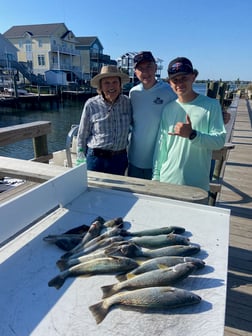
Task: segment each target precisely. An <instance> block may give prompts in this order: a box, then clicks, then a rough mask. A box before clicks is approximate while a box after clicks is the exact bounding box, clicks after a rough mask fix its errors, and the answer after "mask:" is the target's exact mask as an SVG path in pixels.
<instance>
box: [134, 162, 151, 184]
mask: <svg viewBox="0 0 252 336" xmlns="http://www.w3.org/2000/svg"><path fill="white" fill-rule="evenodd" d="M128 176H130V177H137V178H142V179H145V180H151V179H152V169H150V168H149V169H144V168H138V167H136V166H133V165H132V164H131V163H129V167H128Z"/></svg>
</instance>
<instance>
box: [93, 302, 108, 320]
mask: <svg viewBox="0 0 252 336" xmlns="http://www.w3.org/2000/svg"><path fill="white" fill-rule="evenodd" d="M89 310H90V311H91V312H92V314H93V316H94V318H95V320H96V323H97V324H99V323H101V322H102V321H103V320H104V319H105V317H106V315H107V314H108V308H106V307H104V305H103V301H101V302H98V303H96V304H94V305H92V306H90V307H89Z"/></svg>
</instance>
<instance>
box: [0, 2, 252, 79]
mask: <svg viewBox="0 0 252 336" xmlns="http://www.w3.org/2000/svg"><path fill="white" fill-rule="evenodd" d="M251 21H252V1H251V0H240V1H231V0H212V1H207V0H179V1H176V0H175V1H171V0H145V1H136V0H125V1H123V0H121V1H115V0H110V1H103V0H101V1H95V0H89V1H86V0H72V1H69V0H43V1H41V2H40V1H38V2H36V1H34V0H26V1H20V0H12V1H11V2H9V1H3V2H1V14H0V33H2V34H3V33H4V32H5V31H6V30H8V29H9V28H11V27H12V26H16V25H26V24H43V23H60V22H64V23H65V24H66V26H67V28H68V29H69V30H71V31H72V32H73V33H74V34H75V35H76V36H97V37H98V38H99V40H100V42H101V43H102V45H103V48H104V50H103V52H104V54H108V55H110V56H111V58H113V59H117V58H118V57H120V56H121V55H123V54H124V53H125V52H128V51H141V50H151V51H152V52H153V54H154V56H155V57H159V58H161V59H162V60H163V61H164V62H163V66H164V70H163V72H162V76H163V77H166V76H167V71H166V70H167V66H168V63H169V61H170V60H171V59H173V58H175V57H177V56H186V57H188V58H190V59H191V61H192V63H193V65H194V67H195V68H197V69H198V70H199V76H198V79H211V80H219V79H222V80H236V79H238V78H239V79H240V80H248V81H250V80H251V81H252V24H251Z"/></svg>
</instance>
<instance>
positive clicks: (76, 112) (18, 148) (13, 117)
mask: <svg viewBox="0 0 252 336" xmlns="http://www.w3.org/2000/svg"><path fill="white" fill-rule="evenodd" d="M194 89H195V91H197V92H198V93H201V94H205V93H206V84H205V83H202V84H201V83H200V84H195V86H194ZM84 103H85V101H77V100H70V99H68V100H65V101H63V102H61V103H60V104H59V105H57V104H55V106H52V107H50V108H48V106H47V107H43V106H42V108H41V109H40V110H30V109H27V110H22V109H15V108H9V107H8V108H7V107H0V127H7V126H14V125H18V124H24V123H29V122H33V121H50V122H51V123H52V132H51V133H50V134H49V135H48V136H47V139H48V151H49V153H52V152H55V151H58V150H62V149H64V148H65V147H66V137H67V133H68V132H69V130H70V128H71V126H72V125H74V124H79V122H80V117H81V113H82V109H83V106H84ZM0 156H6V157H12V158H18V159H24V160H29V159H32V158H33V157H34V153H33V144H32V139H26V140H23V141H19V142H17V143H14V144H10V145H6V146H4V147H0Z"/></svg>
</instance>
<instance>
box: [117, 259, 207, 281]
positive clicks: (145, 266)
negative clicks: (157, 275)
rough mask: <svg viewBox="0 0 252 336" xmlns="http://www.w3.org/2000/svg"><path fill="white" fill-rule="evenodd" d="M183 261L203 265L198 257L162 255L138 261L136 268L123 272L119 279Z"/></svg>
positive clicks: (199, 266) (198, 265) (200, 266)
mask: <svg viewBox="0 0 252 336" xmlns="http://www.w3.org/2000/svg"><path fill="white" fill-rule="evenodd" d="M185 262H193V263H194V265H195V266H196V267H197V268H203V267H204V266H205V262H204V261H203V260H202V259H200V258H194V257H180V256H163V257H157V258H152V259H148V260H144V261H139V264H140V265H139V266H138V267H137V268H135V269H133V271H131V272H130V273H127V274H125V276H122V277H120V279H122V278H123V277H124V278H126V279H128V278H129V277H130V276H132V275H138V274H142V273H146V272H150V271H154V270H157V269H165V268H169V267H172V266H175V265H177V264H181V263H185Z"/></svg>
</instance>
